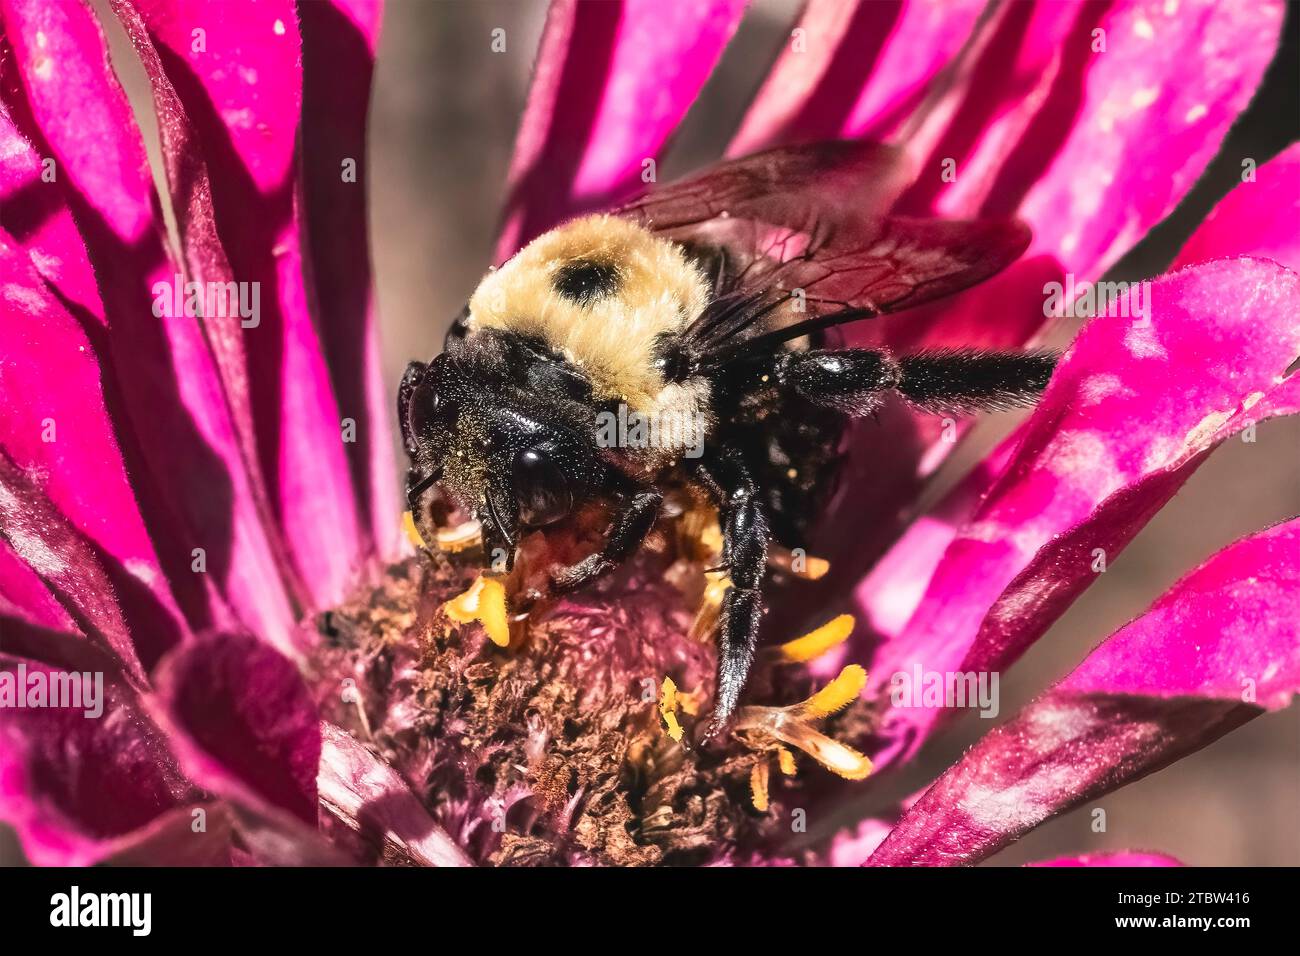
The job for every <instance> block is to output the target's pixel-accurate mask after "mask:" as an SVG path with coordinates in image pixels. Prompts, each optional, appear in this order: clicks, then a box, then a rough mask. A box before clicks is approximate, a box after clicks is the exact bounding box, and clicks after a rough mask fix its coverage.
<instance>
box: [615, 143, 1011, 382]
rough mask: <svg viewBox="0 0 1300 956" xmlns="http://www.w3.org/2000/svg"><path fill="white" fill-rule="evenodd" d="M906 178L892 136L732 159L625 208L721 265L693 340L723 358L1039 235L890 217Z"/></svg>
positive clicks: (976, 278) (922, 291) (893, 297)
mask: <svg viewBox="0 0 1300 956" xmlns="http://www.w3.org/2000/svg"><path fill="white" fill-rule="evenodd" d="M908 178H909V177H908V173H907V170H906V163H905V162H904V161H903V160H902V157H901V154H900V153H899V152H898V151H897V150H894V149H892V148H890V147H885V146H880V145H876V144H862V143H822V144H817V145H814V146H800V147H791V148H787V149H778V150H771V151H769V152H767V153H760V154H757V155H756V156H752V157H747V158H746V159H742V160H736V161H732V162H726V163H721V164H719V165H718V166H716V167H714V168H713V169H711V170H709V171H707V172H705V173H703V174H701V175H699V176H695V177H692V178H691V179H687V180H685V181H683V182H680V183H676V184H672V185H668V186H665V187H663V188H662V189H658V190H654V191H652V192H651V193H649V194H648V195H647V196H645V197H643V198H642V199H639V200H637V201H635V202H633V203H630V204H628V205H627V206H624V207H623V208H622V209H621V210H619V212H620V213H621V214H622V215H626V216H631V217H634V218H636V219H638V220H639V221H640V222H642V223H643V224H644V225H646V226H647V227H648V228H651V229H653V230H654V231H656V232H658V233H660V234H662V235H665V236H667V237H668V238H671V239H674V240H676V241H678V242H680V243H682V244H683V245H684V246H686V247H687V248H688V249H689V250H691V251H692V252H693V253H694V254H695V255H697V256H698V257H699V258H700V259H701V260H702V261H704V262H706V263H708V264H709V266H710V268H715V269H716V272H717V279H716V282H715V286H716V288H715V295H714V301H713V302H712V303H711V305H710V307H709V308H708V309H706V310H705V312H704V313H703V314H701V315H700V316H699V317H698V318H697V319H696V320H695V321H694V322H692V323H691V325H689V326H687V327H686V328H685V329H684V330H683V331H682V339H683V343H684V344H685V345H686V346H687V347H688V348H689V350H690V352H691V354H692V355H693V356H695V357H696V359H697V360H698V361H700V362H702V363H704V364H719V363H722V362H725V361H727V360H728V359H730V358H731V357H734V356H736V355H739V354H742V353H745V354H752V353H754V352H758V351H762V350H763V349H767V348H773V347H775V346H776V345H778V344H779V343H781V342H784V341H787V340H789V339H793V338H798V337H800V336H803V335H807V334H808V333H810V332H813V331H816V330H818V329H824V328H828V327H830V326H834V325H841V324H843V323H845V322H852V321H856V320H858V319H865V318H870V317H872V316H876V315H881V314H884V313H888V312H898V311H901V310H903V309H908V308H911V307H913V306H916V305H920V304H922V303H924V302H929V301H931V300H933V299H937V298H941V297H942V296H946V295H951V294H952V293H954V292H959V291H961V290H962V289H965V288H967V287H969V286H971V285H974V284H975V283H977V282H980V281H982V280H983V279H986V278H988V277H989V276H991V275H993V274H994V273H996V272H998V271H1000V270H1001V269H1003V268H1005V267H1006V266H1007V265H1009V264H1010V263H1011V262H1013V261H1015V259H1016V258H1018V257H1019V256H1020V254H1021V253H1022V252H1023V251H1024V250H1025V247H1026V246H1027V245H1028V244H1029V239H1030V233H1029V229H1028V228H1027V227H1026V226H1024V225H1023V224H1021V223H1019V222H1014V221H961V222H957V221H944V220H936V219H917V218H907V217H899V216H890V215H888V209H889V207H890V206H891V205H892V204H893V201H894V199H895V198H897V195H898V192H899V191H901V189H902V188H903V186H904V185H906V182H907V180H908Z"/></svg>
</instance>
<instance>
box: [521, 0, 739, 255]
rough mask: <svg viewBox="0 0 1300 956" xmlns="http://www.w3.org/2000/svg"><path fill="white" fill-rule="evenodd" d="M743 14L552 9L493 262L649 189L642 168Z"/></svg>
mask: <svg viewBox="0 0 1300 956" xmlns="http://www.w3.org/2000/svg"><path fill="white" fill-rule="evenodd" d="M744 6H745V5H744V3H743V2H742V0H697V2H694V3H664V4H660V3H579V2H576V0H555V2H553V3H552V4H551V8H550V11H549V12H548V14H547V17H546V29H545V31H544V32H543V34H542V42H541V46H540V48H539V49H538V51H537V63H536V66H535V67H534V71H533V82H532V87H531V89H530V90H529V94H528V105H527V107H526V109H525V111H524V116H523V119H522V121H521V123H520V127H519V137H518V139H517V140H516V142H515V153H514V160H513V161H512V163H511V167H510V182H509V197H508V199H507V202H506V207H505V220H504V223H503V225H502V229H501V237H500V239H499V241H498V243H497V258H498V260H503V259H506V258H508V257H509V256H510V255H511V254H512V253H513V252H514V251H515V250H516V249H518V248H519V247H520V246H522V245H523V244H524V243H525V242H527V241H528V240H529V239H531V238H533V237H534V236H536V235H538V234H539V233H541V232H544V231H546V230H547V229H549V228H550V227H552V226H554V225H555V224H556V223H558V222H560V221H561V220H563V219H565V218H567V217H568V216H570V215H573V214H574V213H575V212H579V211H582V210H585V209H591V208H595V207H598V206H604V205H610V204H612V203H614V202H617V201H618V200H620V199H623V198H626V196H627V195H628V194H630V193H632V192H634V191H636V190H637V189H638V188H639V187H641V186H642V184H643V182H644V180H643V179H642V178H641V177H642V172H643V165H642V164H643V163H644V162H645V161H646V160H649V159H655V158H657V157H658V155H659V152H660V150H661V149H662V148H663V146H664V143H665V142H666V141H667V139H668V137H669V136H670V135H671V134H672V132H673V130H674V129H675V128H676V126H677V123H678V122H679V121H680V120H681V118H682V117H683V116H684V115H685V113H686V110H687V108H688V107H689V106H690V105H691V103H692V102H693V101H694V99H695V97H696V95H697V94H698V93H699V91H700V88H701V87H702V86H703V85H704V81H705V80H707V79H708V77H709V73H710V72H712V70H713V66H714V64H715V63H716V62H717V59H718V57H719V56H720V55H721V54H722V50H723V47H725V46H726V44H727V41H728V40H729V39H730V38H731V35H732V33H733V32H734V31H735V29H736V26H737V24H738V23H739V22H740V17H741V14H742V13H743V12H744Z"/></svg>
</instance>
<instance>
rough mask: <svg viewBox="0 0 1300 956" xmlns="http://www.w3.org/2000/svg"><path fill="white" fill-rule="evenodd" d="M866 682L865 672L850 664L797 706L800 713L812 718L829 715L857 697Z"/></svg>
mask: <svg viewBox="0 0 1300 956" xmlns="http://www.w3.org/2000/svg"><path fill="white" fill-rule="evenodd" d="M866 683H867V672H866V671H864V670H863V669H862V668H861V667H859V666H858V665H857V664H850V665H849V666H848V667H846V668H844V670H842V671H840V675H839V676H838V677H836V678H835V679H834V680H833V681H831V682H830V683H829V684H827V685H826V686H825V687H823V688H822V689H821V690H819V691H818V692H817V693H815V694H813V695H812V696H811V697H809V698H808V699H807V700H806V701H804V702H803V703H802V704H799V705H798V707H799V708H800V709H801V710H800V712H801V713H805V714H808V715H809V716H811V717H812V718H814V719H820V718H822V717H829V716H830V715H831V714H833V713H835V712H836V711H839V710H843V709H844V708H845V707H847V706H849V704H851V703H853V702H854V701H855V700H857V699H858V694H860V693H862V688H863V687H865V686H866Z"/></svg>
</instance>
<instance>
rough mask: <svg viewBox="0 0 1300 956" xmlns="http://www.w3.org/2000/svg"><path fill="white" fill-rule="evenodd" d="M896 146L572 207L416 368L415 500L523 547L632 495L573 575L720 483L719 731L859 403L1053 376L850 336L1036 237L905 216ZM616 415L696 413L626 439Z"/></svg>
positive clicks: (1035, 361) (409, 377) (641, 417)
mask: <svg viewBox="0 0 1300 956" xmlns="http://www.w3.org/2000/svg"><path fill="white" fill-rule="evenodd" d="M897 158H898V156H897V154H896V153H895V152H893V151H892V150H890V149H889V148H887V147H881V146H872V145H867V144H861V143H823V144H818V145H811V146H799V147H791V148H783V149H777V150H772V151H768V152H765V153H761V154H757V155H754V156H751V157H748V158H745V159H740V160H736V161H728V162H724V163H721V164H719V165H717V166H715V167H713V168H712V169H710V170H709V171H707V172H705V173H703V174H702V175H698V176H696V177H693V178H690V179H687V180H684V181H681V182H678V183H676V184H672V185H668V186H664V187H661V188H657V189H652V190H651V191H650V192H649V193H647V194H646V195H645V196H644V197H642V198H641V199H638V200H636V201H634V202H631V203H630V204H627V205H624V206H622V207H620V208H618V209H615V210H614V211H612V212H610V213H606V214H599V215H587V216H582V217H580V218H576V219H573V220H571V221H569V222H567V223H565V224H563V225H561V226H559V227H557V228H555V229H553V230H551V231H550V232H547V233H545V234H543V235H541V236H540V237H538V238H536V239H534V240H533V241H532V242H531V243H530V244H529V245H527V246H526V247H524V248H523V249H522V250H521V251H519V252H518V253H517V254H516V255H515V256H514V257H513V258H511V259H510V260H509V261H507V262H506V263H505V264H504V265H502V266H501V267H499V268H497V269H494V270H493V271H491V272H489V273H488V274H487V275H486V277H485V278H484V279H483V280H482V282H481V284H480V285H479V286H478V288H477V289H476V291H475V292H474V294H473V295H472V297H471V298H470V300H469V303H468V305H467V306H466V308H465V310H464V311H463V312H462V314H461V317H460V318H459V319H458V320H457V321H456V323H455V324H454V326H453V327H452V329H451V331H450V332H449V333H448V338H447V342H446V344H445V347H444V350H443V351H442V352H441V353H440V354H438V355H437V356H435V357H434V359H433V360H432V361H431V362H428V363H422V362H412V363H411V364H410V365H409V366H408V368H407V370H406V374H405V376H404V377H403V379H402V383H401V387H400V390H399V394H398V402H397V404H398V415H399V419H400V422H401V428H402V436H403V440H404V442H405V446H406V450H407V452H408V454H409V456H410V460H411V467H410V471H409V474H408V478H407V492H408V499H409V501H410V502H411V506H412V511H413V512H414V513H415V514H416V515H417V516H420V515H421V512H420V509H419V507H418V505H419V503H420V501H421V499H422V497H423V495H424V493H425V491H426V490H428V489H429V488H430V487H431V486H433V485H434V484H435V483H436V484H439V485H440V486H441V488H442V489H443V491H444V492H445V493H446V494H448V495H449V497H450V498H451V499H452V500H453V501H455V502H456V503H458V504H459V505H460V506H461V507H462V508H463V509H464V510H465V511H467V512H469V513H472V514H473V515H474V517H476V518H477V519H478V521H479V522H480V523H481V526H482V536H483V543H484V548H485V551H486V552H487V553H489V554H491V553H492V552H493V551H494V550H497V549H501V551H500V552H499V553H504V554H506V555H508V556H511V557H508V558H507V561H510V560H512V556H513V554H514V550H515V547H516V543H517V541H518V540H519V537H520V535H521V532H528V531H531V530H533V529H538V528H546V527H547V526H549V525H553V524H555V523H556V522H559V521H561V520H562V519H564V518H565V517H566V516H568V515H570V514H571V513H574V512H575V511H576V510H577V509H578V508H580V507H581V506H583V505H584V504H586V503H588V502H592V501H596V500H600V501H603V502H606V503H608V504H610V505H611V506H612V508H613V509H614V510H613V515H614V516H613V518H612V523H611V526H610V528H609V531H608V536H607V538H606V540H605V542H604V544H603V547H601V548H600V549H599V550H597V551H596V552H595V553H593V554H591V555H589V556H588V557H585V558H583V559H582V560H580V561H578V562H577V563H575V564H572V565H571V566H567V567H557V568H555V569H553V570H552V571H551V581H552V584H553V589H554V591H555V592H564V591H567V590H571V589H575V588H579V587H582V586H583V585H585V584H588V583H589V582H591V581H593V580H594V579H596V578H598V577H599V576H601V575H603V574H606V573H607V572H609V571H610V570H611V569H613V568H615V567H616V566H618V565H619V564H620V563H621V562H623V561H624V560H626V559H628V558H629V557H630V556H632V555H633V554H634V553H635V552H636V551H637V550H638V549H639V548H640V546H641V545H642V543H643V542H644V540H645V539H646V536H647V535H648V534H649V532H650V531H651V528H652V527H653V526H654V524H655V522H656V519H657V518H658V517H659V516H660V513H661V509H662V507H663V504H664V495H665V491H666V489H668V488H672V487H686V488H689V489H692V490H693V491H695V492H697V493H699V494H702V495H704V496H707V498H708V499H709V500H710V501H711V502H712V504H713V505H714V506H715V507H716V508H717V511H718V515H719V522H720V526H721V529H722V532H723V541H724V545H723V550H722V562H723V567H725V569H726V570H727V573H728V576H729V578H730V587H729V588H728V589H727V590H726V592H725V596H724V597H723V600H722V606H721V609H720V615H719V618H718V634H717V646H718V685H717V691H716V696H715V706H714V711H713V715H712V720H711V723H710V727H709V730H708V733H707V735H706V736H712V735H713V734H716V733H717V732H718V731H719V730H720V729H721V728H722V727H723V726H724V725H725V723H726V721H727V719H728V717H729V716H730V715H731V713H732V712H733V710H734V709H735V707H736V705H737V701H738V699H739V697H740V694H741V691H742V690H743V688H744V685H745V680H746V676H747V674H748V672H749V669H750V665H751V662H752V660H753V657H754V652H755V643H756V638H757V634H758V630H759V622H760V617H761V614H762V611H763V596H762V588H763V582H764V574H765V569H766V563H767V558H768V552H769V547H770V545H771V544H773V543H776V544H779V545H782V546H785V547H795V546H798V545H799V544H800V543H801V542H802V541H804V540H805V537H804V535H805V533H806V532H807V530H808V527H809V524H810V522H811V521H812V519H813V518H815V517H816V515H817V510H818V507H819V506H820V505H821V504H822V503H823V502H824V501H825V500H826V499H827V497H828V496H829V494H830V491H831V485H832V482H833V480H834V476H835V466H836V464H837V459H838V457H839V455H838V449H839V444H840V439H841V437H842V435H843V433H844V430H845V428H846V425H847V422H848V420H849V419H850V418H852V417H855V416H863V415H868V414H870V413H872V412H873V410H874V409H876V408H877V407H878V406H879V405H880V403H881V402H882V401H883V400H885V398H886V397H887V396H889V395H895V396H899V397H901V399H902V400H904V401H906V402H908V403H910V404H911V405H913V406H915V407H917V408H919V409H921V410H924V411H929V412H943V413H948V414H951V413H955V412H970V411H977V410H997V409H1004V408H1009V407H1013V406H1018V405H1025V404H1029V403H1032V402H1033V401H1034V399H1035V398H1036V397H1037V395H1038V394H1039V393H1040V392H1041V391H1042V389H1043V388H1044V387H1045V386H1046V384H1047V380H1048V378H1049V376H1050V374H1051V372H1052V368H1053V364H1054V361H1055V357H1054V356H1053V355H1051V354H1048V353H1043V352H1014V353H1012V352H991V351H981V350H977V349H967V348H962V349H944V350H930V351H922V352H919V353H917V354H910V355H897V356H896V355H892V354H888V353H887V352H886V351H884V350H881V349H877V348H846V347H842V346H841V347H836V346H837V345H839V343H838V342H837V341H835V340H833V339H832V338H831V336H832V335H834V334H836V333H832V332H830V330H832V329H833V327H836V326H840V325H843V324H844V323H848V322H853V321H856V320H862V319H867V318H870V317H873V316H878V315H882V314H885V313H892V312H897V311H901V310H903V309H908V308H911V307H913V306H916V305H919V304H921V303H924V302H927V301H931V300H934V299H936V298H938V297H941V296H945V295H949V294H951V293H954V292H957V291H960V290H961V289H963V288H966V287H968V286H970V285H972V284H974V283H976V282H979V281H980V280H982V279H984V278H986V277H988V276H990V275H992V274H994V273H995V272H997V271H999V270H1000V269H1002V268H1003V267H1005V266H1006V265H1007V264H1009V263H1010V262H1012V261H1013V260H1014V259H1016V258H1017V257H1018V256H1019V255H1020V253H1021V252H1023V251H1024V249H1025V247H1026V246H1027V244H1028V241H1029V234H1028V230H1027V229H1026V228H1025V227H1024V226H1023V225H1021V224H1020V223H1017V222H1010V221H996V222H995V221H970V222H952V221H940V220H935V219H922V218H906V217H900V216H894V215H890V214H889V211H888V205H889V204H890V201H891V200H892V196H893V195H896V194H897V193H896V192H894V193H893V194H892V195H891V189H890V188H886V187H884V186H882V185H881V184H882V183H896V182H898V181H899V176H898V175H897ZM611 415H614V416H617V415H622V416H623V418H622V419H620V421H626V420H627V419H628V417H629V416H631V417H632V418H633V419H634V420H635V421H636V422H638V423H640V424H643V425H644V423H646V422H649V423H650V425H651V426H653V425H654V424H655V423H656V422H658V423H669V424H671V425H674V426H675V427H661V428H660V429H659V431H658V434H657V438H656V440H654V441H637V442H632V441H622V442H619V441H609V440H608V437H609V435H608V434H607V431H608V430H607V429H604V428H603V425H604V424H607V423H608V422H610V420H611V419H610V416H611ZM642 431H643V432H644V429H642ZM649 432H650V434H652V435H653V434H655V432H654V429H653V427H651V428H650V430H649ZM603 433H605V434H604V438H605V440H602V434H603ZM427 520H428V518H427V514H426V515H425V516H424V517H417V526H418V525H419V524H421V523H422V522H424V521H427ZM426 540H428V536H427V535H426ZM508 566H509V565H507V567H508Z"/></svg>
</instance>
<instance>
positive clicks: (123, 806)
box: [0, 621, 194, 866]
mask: <svg viewBox="0 0 1300 956" xmlns="http://www.w3.org/2000/svg"><path fill="white" fill-rule="evenodd" d="M7 626H8V625H7V623H6V622H3V621H0V628H5V627H7ZM20 663H21V664H23V666H24V667H25V668H26V673H27V674H28V675H31V674H33V673H35V672H37V671H40V672H43V673H45V674H49V673H50V668H48V667H46V666H45V665H42V664H38V663H36V662H34V661H30V660H26V661H20V660H18V659H15V658H9V657H4V658H0V670H4V671H8V672H10V673H12V674H14V675H15V677H16V675H17V673H18V666H19V664H20ZM103 695H104V699H103V713H102V715H101V716H98V717H87V716H86V715H85V708H82V709H73V708H56V707H43V708H38V709H18V708H16V707H4V708H0V819H3V820H4V821H5V822H6V823H9V824H10V825H11V826H13V827H14V829H15V830H16V831H17V833H18V836H19V839H20V840H21V841H22V845H23V851H24V853H25V854H26V855H27V857H28V859H30V860H31V861H32V862H33V863H36V864H39V865H61V866H85V865H88V864H91V863H95V862H97V861H98V860H100V859H101V858H102V857H104V856H105V855H107V854H109V853H111V852H112V851H113V849H114V846H115V841H116V840H117V839H118V838H120V837H122V836H124V835H126V834H129V833H131V832H132V831H134V830H136V829H137V828H139V827H142V826H145V825H146V824H148V823H149V822H150V821H151V820H154V819H155V818H156V817H158V816H159V815H160V814H162V813H164V812H166V811H167V810H169V809H171V808H173V807H176V806H178V805H180V804H182V803H186V802H189V801H190V800H191V799H192V798H193V796H194V792H193V788H192V787H191V785H190V784H189V782H188V781H186V779H185V778H184V776H183V775H182V774H181V772H180V770H179V769H178V768H177V766H176V762H175V760H174V759H173V758H172V756H171V754H170V752H169V751H168V749H167V744H166V742H165V741H164V738H163V736H162V735H161V734H160V733H159V732H158V729H157V728H156V727H155V726H154V725H153V723H152V722H151V721H150V720H149V718H148V717H147V716H146V715H145V714H144V713H143V712H142V711H141V710H140V709H139V708H138V707H137V705H136V703H135V701H134V697H135V695H134V693H133V692H131V691H130V690H127V689H125V688H124V687H123V686H122V685H120V684H116V683H113V682H112V681H111V679H106V680H105V681H104V683H103Z"/></svg>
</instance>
